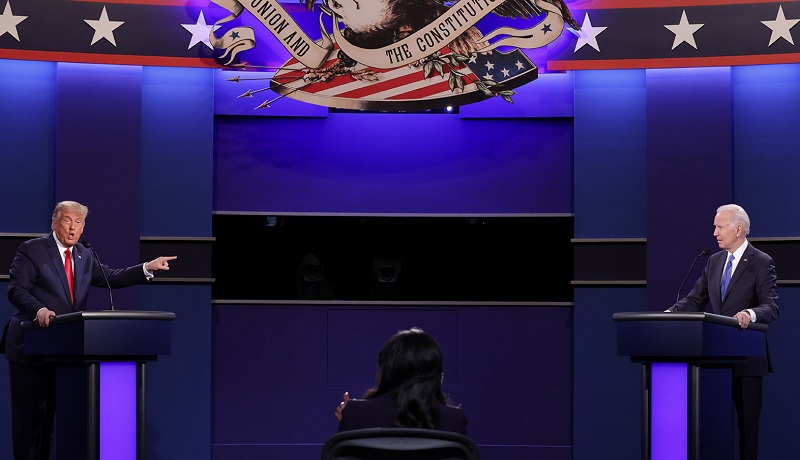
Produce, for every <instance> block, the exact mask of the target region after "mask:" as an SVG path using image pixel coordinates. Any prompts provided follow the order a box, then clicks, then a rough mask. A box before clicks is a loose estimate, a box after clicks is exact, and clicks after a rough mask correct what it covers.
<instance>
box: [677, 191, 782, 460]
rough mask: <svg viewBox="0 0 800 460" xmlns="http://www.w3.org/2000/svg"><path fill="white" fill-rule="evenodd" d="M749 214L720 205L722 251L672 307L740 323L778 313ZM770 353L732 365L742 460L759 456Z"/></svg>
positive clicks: (771, 272) (768, 262)
mask: <svg viewBox="0 0 800 460" xmlns="http://www.w3.org/2000/svg"><path fill="white" fill-rule="evenodd" d="M748 233H750V218H749V217H748V216H747V213H746V212H745V210H744V209H742V207H741V206H737V205H735V204H729V205H725V206H720V207H719V209H717V215H716V217H714V237H715V238H716V239H717V243H718V244H719V248H720V249H722V250H721V251H719V252H717V253H716V254H714V255H712V256H711V257H709V258H708V264H706V267H705V269H704V270H703V274H702V276H701V277H700V279H698V280H697V282H696V283H695V285H694V288H692V290H691V292H689V294H688V295H687V296H686V297H684V298H683V299H681V300H679V301H678V302H677V303H676V304H675V305H673V306H672V307H671V308H670V309H669V310H670V311H702V310H704V309H705V308H706V305H708V304H711V312H712V313H715V314H718V315H725V316H732V317H734V318H736V319H737V321H738V322H739V327H741V328H747V327H748V326H749V325H750V323H753V322H758V323H769V322H771V321H773V320H775V319H776V318H777V317H778V288H777V276H776V274H775V262H774V261H773V260H772V258H771V257H770V256H769V255H767V254H765V253H764V252H761V251H759V250H758V249H756V248H754V247H753V246H752V245H751V244H749V243H748V241H747V234H748ZM770 367H771V366H770V362H769V355H768V356H767V357H748V358H746V359H745V360H744V362H742V363H737V364H736V365H735V366H734V368H733V400H734V404H735V406H736V415H737V422H738V425H739V452H740V458H741V459H742V460H750V459H756V458H757V457H758V425H759V418H760V415H761V393H762V380H763V376H764V375H766V374H767V373H768V372H769V371H770V370H771V369H770Z"/></svg>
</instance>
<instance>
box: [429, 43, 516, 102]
mask: <svg viewBox="0 0 800 460" xmlns="http://www.w3.org/2000/svg"><path fill="white" fill-rule="evenodd" d="M469 60H470V57H469V56H464V55H463V54H458V53H451V54H448V55H446V56H442V54H441V53H440V52H438V51H437V52H435V53H433V54H432V55H430V56H429V57H428V58H426V59H424V60H423V61H422V62H423V66H422V70H423V78H424V79H426V80H427V79H428V77H430V76H432V75H433V72H434V71H436V72H439V75H441V76H442V78H444V69H445V67H446V68H447V69H448V70H449V71H450V72H449V77H448V81H447V83H448V85H449V86H450V91H451V92H455V90H456V89H459V90H462V91H463V90H464V79H465V78H466V79H469V80H471V81H472V83H475V86H476V87H477V88H478V89H479V90H480V91H481V92H482V93H483V94H485V95H486V96H488V97H495V96H500V97H502V98H503V100H505V101H506V102H508V103H509V104H513V103H514V101H513V100H512V99H511V96H513V95H515V94H517V92H516V91H514V90H511V89H500V87H499V86H500V84H499V83H497V82H496V81H494V80H478V79H477V78H474V77H472V76H471V75H467V74H464V73H462V72H461V71H459V70H458V67H459V66H460V65H461V64H463V63H464V62H467V61H469Z"/></svg>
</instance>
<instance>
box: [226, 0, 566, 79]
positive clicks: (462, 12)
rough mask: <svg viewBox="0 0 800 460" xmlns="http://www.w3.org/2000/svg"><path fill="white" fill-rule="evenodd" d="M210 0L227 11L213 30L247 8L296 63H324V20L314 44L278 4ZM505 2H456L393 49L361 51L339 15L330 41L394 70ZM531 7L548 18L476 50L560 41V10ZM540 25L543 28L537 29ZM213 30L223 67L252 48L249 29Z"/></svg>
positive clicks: (502, 33)
mask: <svg viewBox="0 0 800 460" xmlns="http://www.w3.org/2000/svg"><path fill="white" fill-rule="evenodd" d="M212 1H213V2H214V3H216V4H217V5H219V6H221V7H223V8H225V9H226V10H228V11H229V12H230V13H231V16H229V17H227V18H224V19H221V20H219V21H217V22H216V23H215V26H217V25H220V24H223V23H225V22H228V21H231V20H233V19H235V18H236V17H238V16H239V15H240V14H241V13H242V11H243V10H244V9H247V10H248V11H250V12H251V13H252V14H253V16H255V17H256V18H257V19H258V20H259V21H260V22H261V23H262V24H263V25H264V26H265V27H266V28H267V30H269V31H270V32H271V33H272V34H273V35H274V36H275V37H276V38H277V39H278V40H280V41H281V42H282V43H283V45H284V47H285V48H286V50H287V51H289V53H291V54H292V56H293V57H294V58H295V59H297V60H298V61H299V62H301V63H302V64H303V65H305V66H306V67H308V68H314V69H315V68H319V67H320V66H321V65H322V64H324V63H325V62H326V60H327V58H328V56H330V53H331V52H332V50H333V45H332V41H331V38H330V35H329V34H328V33H327V32H326V31H325V28H324V26H323V25H322V17H320V30H321V31H322V40H320V41H319V43H318V42H316V41H314V40H312V39H311V38H309V37H308V35H306V34H305V32H303V30H302V29H301V28H300V27H299V26H298V25H297V23H296V22H295V21H294V20H293V19H292V18H291V17H290V16H289V13H288V12H286V10H285V9H283V7H282V6H281V5H280V4H279V3H273V2H270V1H268V0H212ZM503 1H504V0H479V1H476V0H460V1H459V2H458V3H456V4H454V5H453V6H452V7H450V8H449V9H448V10H447V11H446V12H445V13H444V14H442V15H441V16H439V17H438V18H437V19H436V20H434V21H433V22H432V23H430V24H428V25H427V26H425V27H424V28H422V29H420V30H418V31H417V32H415V33H414V34H412V35H410V36H408V37H406V38H404V39H403V40H401V41H398V42H395V43H392V44H391V45H388V46H385V47H382V48H376V49H369V48H361V47H358V46H355V45H353V44H351V43H350V42H348V41H347V39H345V38H344V36H343V34H342V31H341V30H340V28H339V27H338V23H339V17H338V16H335V18H334V24H335V26H334V27H333V40H335V42H336V44H337V45H338V46H339V48H340V49H341V50H342V51H343V52H344V53H346V54H347V55H348V56H349V57H350V58H352V59H354V60H355V61H357V62H359V63H361V64H364V65H366V66H369V67H372V68H376V69H393V68H396V67H398V66H402V65H406V64H410V63H412V62H416V61H419V60H421V59H424V58H426V57H428V56H430V55H432V54H434V53H436V52H438V51H440V50H441V49H442V48H444V47H445V46H446V45H447V44H448V43H450V42H451V41H453V40H454V39H455V38H456V37H458V36H460V35H461V34H463V33H464V32H466V31H467V30H468V29H469V28H470V27H473V26H475V24H476V23H477V22H478V21H479V20H481V19H482V18H484V17H485V16H486V15H487V14H489V13H491V12H492V11H493V10H494V9H495V8H497V7H498V6H499V5H501V4H502V3H503ZM242 2H245V3H242ZM535 3H536V6H537V7H539V8H540V9H542V10H545V11H547V16H546V17H545V18H544V20H543V21H541V22H539V23H537V24H536V25H535V26H533V27H531V28H529V29H522V30H520V29H514V28H511V27H502V28H500V29H497V30H495V31H493V32H491V33H490V34H488V35H486V36H484V37H483V38H484V40H485V41H486V43H488V42H489V41H490V40H492V39H494V38H497V37H501V38H499V39H498V40H496V41H495V42H494V43H488V44H487V46H485V47H484V48H481V49H479V50H478V52H488V51H492V50H494V49H496V48H498V47H502V46H508V47H515V48H539V47H542V46H546V45H547V44H549V43H551V42H552V41H554V40H555V39H556V38H558V37H559V36H560V35H561V32H562V31H563V29H564V18H563V17H562V16H561V12H560V11H559V9H558V8H557V7H555V6H554V5H551V4H550V3H547V2H543V1H540V0H536V2H535ZM544 23H547V25H546V26H544V27H541V26H542V24H544ZM215 28H216V27H215ZM213 30H214V29H212V32H211V37H210V38H211V43H212V44H213V45H214V47H216V48H219V49H223V50H225V52H224V54H223V55H222V57H223V58H224V57H226V56H228V55H230V58H229V60H228V62H227V63H226V65H228V64H230V63H231V62H232V61H233V59H234V57H235V56H236V54H238V53H239V52H242V51H245V50H248V49H251V48H253V47H254V46H255V38H254V34H253V30H252V28H250V27H237V28H234V29H231V30H230V31H229V32H228V33H227V34H225V35H224V36H223V37H222V38H216V37H215V36H214V32H213Z"/></svg>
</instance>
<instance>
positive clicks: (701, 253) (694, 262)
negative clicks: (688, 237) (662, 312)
mask: <svg viewBox="0 0 800 460" xmlns="http://www.w3.org/2000/svg"><path fill="white" fill-rule="evenodd" d="M709 253H711V249H708V248H705V249H703V250H702V251H700V254H697V255H696V256H694V261H693V262H692V266H691V267H689V271H688V272H686V276H685V277H684V278H683V283H681V287H679V288H678V296H677V297H675V303H677V302H678V301H679V300H681V290H683V286H684V285H685V284H686V280H687V279H689V275H690V274H691V273H692V269H693V268H694V264H696V263H697V259H699V258H700V257H702V256H707V255H708V254H709Z"/></svg>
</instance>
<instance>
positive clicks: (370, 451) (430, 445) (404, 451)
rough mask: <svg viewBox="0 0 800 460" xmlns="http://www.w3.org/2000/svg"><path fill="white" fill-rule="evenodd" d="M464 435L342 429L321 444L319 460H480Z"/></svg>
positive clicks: (392, 429)
mask: <svg viewBox="0 0 800 460" xmlns="http://www.w3.org/2000/svg"><path fill="white" fill-rule="evenodd" d="M479 458H480V457H479V454H478V447H477V446H476V445H475V443H474V442H473V441H472V440H471V439H470V438H468V437H467V436H464V435H463V434H459V433H453V432H451V431H440V430H425V429H421V428H364V429H361V430H350V431H342V432H340V433H336V434H335V435H333V436H331V437H330V439H328V440H327V441H326V442H325V444H324V445H323V446H322V460H479Z"/></svg>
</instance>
